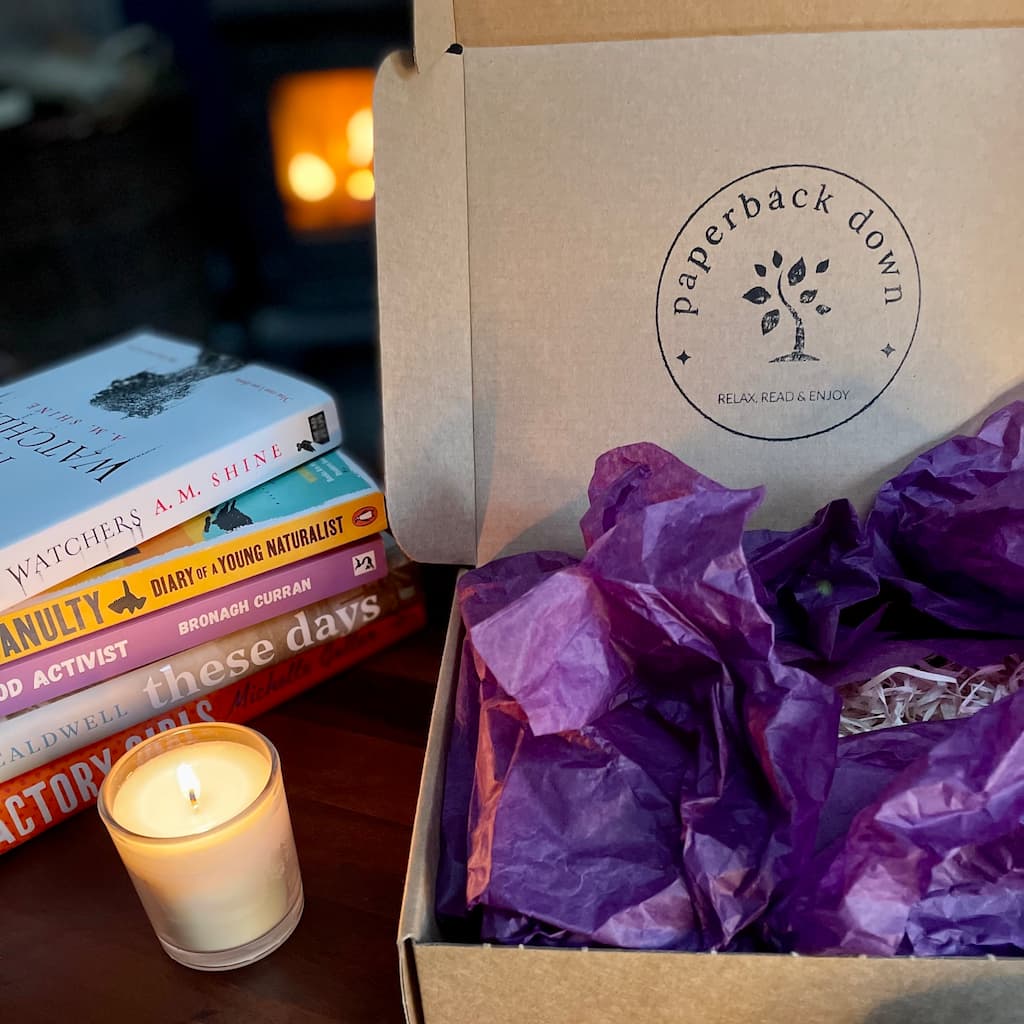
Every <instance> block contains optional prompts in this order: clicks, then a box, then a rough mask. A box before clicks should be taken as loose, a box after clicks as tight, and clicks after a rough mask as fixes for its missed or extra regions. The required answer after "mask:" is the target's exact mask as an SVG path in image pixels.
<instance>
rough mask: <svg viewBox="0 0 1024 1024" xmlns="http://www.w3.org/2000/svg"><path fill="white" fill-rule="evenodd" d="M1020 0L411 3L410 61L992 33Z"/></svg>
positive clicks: (1015, 12) (1009, 19)
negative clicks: (910, 33)
mask: <svg viewBox="0 0 1024 1024" xmlns="http://www.w3.org/2000/svg"><path fill="white" fill-rule="evenodd" d="M1021 11H1022V4H1021V2H1020V0H972V2H971V3H967V4H965V3H962V2H960V0H901V2H897V3H892V2H891V0H855V2H853V3H850V2H849V0H797V2H793V0H417V3H416V5H415V40H416V55H417V62H418V63H419V64H420V66H421V67H425V66H427V65H429V64H430V63H432V62H433V60H434V59H435V58H436V57H437V56H438V55H439V54H442V53H444V52H445V50H447V49H448V47H449V46H450V45H451V44H452V43H458V44H460V45H462V46H522V45H533V44H538V43H573V42H595V41H598V40H616V39H666V38H672V37H677V36H714V35H737V34H739V35H751V34H759V33H767V32H827V31H843V30H858V29H892V28H971V27H981V26H988V27H997V26H1003V25H1010V24H1014V23H1015V22H1017V21H1019V19H1020V16H1021Z"/></svg>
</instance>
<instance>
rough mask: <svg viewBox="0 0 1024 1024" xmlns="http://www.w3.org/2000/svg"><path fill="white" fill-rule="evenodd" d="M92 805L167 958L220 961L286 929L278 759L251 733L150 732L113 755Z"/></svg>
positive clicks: (239, 960)
mask: <svg viewBox="0 0 1024 1024" xmlns="http://www.w3.org/2000/svg"><path fill="white" fill-rule="evenodd" d="M97 804H98V808H99V813H100V817H101V818H102V819H103V823H104V824H105V825H106V827H107V830H108V831H109V833H110V837H111V839H113V841H114V845H115V846H116V848H117V851H118V853H119V854H120V856H121V860H122V862H123V863H124V866H125V868H126V869H127V870H128V874H129V875H130V877H131V880H132V882H133V884H134V885H135V890H136V892H137V893H138V894H139V899H140V900H141V901H142V905H143V907H144V908H145V910H146V913H147V915H148V916H149V920H150V923H151V924H152V926H153V930H154V931H155V932H156V935H157V938H158V939H159V940H160V943H161V945H162V946H163V948H164V950H165V951H166V952H167V954H168V955H169V956H170V957H172V958H173V959H174V960H177V961H178V962H179V963H182V964H185V965H186V966H188V967H194V968H197V969H199V970H207V971H222V970H230V969H231V968H234V967H242V966H245V965H246V964H250V963H252V962H253V961H255V960H259V959H260V958H261V957H264V956H266V955H267V954H268V953H271V952H273V950H275V949H277V947H278V946H280V945H281V943H282V942H284V941H285V939H287V938H288V936H289V935H291V933H292V932H293V931H294V930H295V926H296V925H297V924H298V922H299V918H300V917H301V915H302V908H303V895H302V878H301V876H300V873H299V861H298V856H297V854H296V851H295V840H294V838H293V836H292V827H291V819H290V817H289V814H288V803H287V800H286V798H285V792H284V783H283V780H282V775H281V762H280V759H279V757H278V754H277V751H276V750H275V748H274V746H273V744H272V743H271V742H270V741H269V740H268V739H266V737H264V736H262V735H261V734H260V733H258V732H255V731H254V730H252V729H248V728H246V727H245V726H241V725H234V724H229V723H219V722H204V723H200V724H198V725H187V726H181V727H179V728H176V729H170V730H168V731H167V732H162V733H157V735H155V736H152V737H150V738H149V739H147V740H144V741H143V742H142V743H140V744H138V746H135V747H133V748H132V749H131V750H129V751H128V752H127V753H126V754H125V755H124V756H123V757H122V758H121V759H120V760H119V761H118V762H117V764H115V765H114V767H113V768H112V769H111V771H110V772H109V773H108V775H107V777H106V778H105V779H104V781H103V784H102V786H101V787H100V792H99V799H98V802H97Z"/></svg>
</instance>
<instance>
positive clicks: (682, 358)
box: [676, 349, 690, 366]
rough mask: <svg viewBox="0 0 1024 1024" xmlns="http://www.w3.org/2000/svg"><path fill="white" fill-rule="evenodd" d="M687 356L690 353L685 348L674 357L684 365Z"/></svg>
mask: <svg viewBox="0 0 1024 1024" xmlns="http://www.w3.org/2000/svg"><path fill="white" fill-rule="evenodd" d="M689 358H690V353H689V352H687V351H686V350H685V349H684V350H683V351H682V352H680V353H679V355H677V356H676V359H678V360H679V362H681V363H682V364H683V365H684V366H685V365H686V360H687V359H689Z"/></svg>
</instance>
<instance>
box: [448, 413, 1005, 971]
mask: <svg viewBox="0 0 1024 1024" xmlns="http://www.w3.org/2000/svg"><path fill="white" fill-rule="evenodd" d="M589 498H590V507H589V509H588V510H587V512H586V513H585V515H584V516H583V518H582V520H581V529H582V533H583V539H584V542H585V546H586V553H585V555H584V556H583V557H582V558H581V559H577V558H573V557H571V556H569V555H566V554H562V553H559V552H534V553H531V554H528V555H517V556H515V557H512V558H506V559H499V560H497V561H495V562H492V563H490V564H489V565H486V566H483V567H481V568H479V569H476V570H473V571H471V572H469V573H467V574H466V575H465V576H464V577H463V578H462V580H461V581H460V583H459V586H458V595H457V596H458V601H459V604H460V608H461V611H462V615H463V620H464V623H465V627H466V635H465V640H464V646H463V656H462V663H461V669H460V677H459V680H458V690H457V694H456V710H455V720H454V722H453V726H452V735H451V740H450V747H449V755H448V763H447V774H446V779H445V795H444V807H443V812H442V845H443V848H442V857H441V867H440V871H439V877H438V897H437V909H438V913H439V916H440V918H441V920H442V921H443V922H444V923H445V925H446V926H447V927H448V928H449V929H455V930H456V932H458V929H462V931H461V933H459V934H460V937H466V938H472V939H483V940H484V941H498V942H534V943H557V944H562V945H584V944H601V945H611V946H620V947H627V948H668V949H685V950H718V949H764V950H782V951H797V952H800V953H805V954H816V953H830V954H843V955H855V954H862V953H865V954H869V955H899V954H915V955H918V956H944V955H945V956H948V955H980V954H987V953H991V954H998V955H1020V954H1022V953H1024V691H1021V692H1017V693H1014V694H1012V695H1010V696H1007V697H1004V698H1003V699H1002V700H999V701H997V702H996V703H995V704H993V705H992V706H990V707H988V708H985V709H984V710H982V711H979V712H977V713H976V714H974V715H973V716H972V717H968V718H961V719H953V720H949V721H946V720H940V721H930V722H927V723H922V724H916V725H906V726H898V727H895V728H888V729H882V730H878V731H874V732H867V733H863V734H859V735H855V736H849V737H846V738H844V739H842V740H840V739H839V738H838V714H839V704H840V696H839V695H840V688H841V687H842V686H843V685H844V684H846V683H850V682H863V681H864V680H866V679H868V678H871V677H872V676H874V675H875V674H876V673H879V672H882V671H884V670H886V669H888V668H891V667H893V666H896V665H913V664H916V663H919V662H921V661H922V660H923V659H925V658H927V657H930V656H932V655H938V656H941V657H945V658H948V659H950V660H951V661H953V662H955V663H957V664H958V665H961V666H963V667H965V668H975V669H977V668H981V667H982V666H985V665H989V666H991V665H992V663H993V662H999V661H1001V660H1002V659H1003V658H1005V657H1006V656H1008V655H1019V654H1020V653H1022V651H1024V403H1014V404H1012V405H1009V406H1007V407H1006V408H1005V409H1002V410H1000V411H999V412H997V413H995V414H994V415H992V416H991V417H989V418H988V420H987V421H986V422H985V424H984V426H983V427H982V429H981V430H980V431H979V433H978V434H977V435H976V436H971V437H955V438H952V439H950V440H947V441H944V442H942V443H941V444H939V445H936V446H935V447H934V448H933V449H931V450H930V451H928V452H926V453H924V454H923V455H921V456H919V457H917V458H916V459H914V460H913V461H912V462H911V463H910V465H909V466H908V467H907V468H906V469H905V470H904V471H902V472H901V473H899V474H898V475H897V476H895V477H894V478H893V479H892V480H890V481H889V482H888V483H887V484H886V485H885V486H884V487H883V488H882V489H881V490H880V492H879V494H878V496H877V499H876V501H875V503H874V505H873V507H872V508H871V510H870V512H869V514H868V516H867V517H866V519H865V521H864V523H863V524H862V523H861V522H860V520H859V519H858V516H857V514H856V511H855V510H854V509H853V507H852V505H850V503H849V502H847V501H844V500H840V499H837V500H835V501H833V502H831V503H830V504H829V505H827V506H826V507H825V508H823V509H822V510H821V511H820V512H819V513H818V514H817V515H816V516H815V517H814V518H813V520H812V521H811V522H810V523H808V524H807V525H806V526H804V527H802V528H800V529H798V530H794V531H790V532H776V531H749V532H747V531H745V526H746V522H747V520H748V518H749V516H750V515H751V513H752V512H753V511H754V509H755V508H756V507H757V505H758V503H759V502H760V498H761V491H760V490H731V489H729V488H726V487H723V486H721V485H720V484H717V483H716V482H715V481H713V480H710V479H709V478H707V477H705V476H702V475H701V474H700V473H698V472H696V471H695V470H693V469H691V468H690V467H688V466H686V465H685V464H684V463H682V462H681V461H679V460H678V459H677V458H675V457H674V456H673V455H671V454H670V453H668V452H666V451H664V450H663V449H661V448H658V447H657V446H655V445H650V444H636V445H630V446H626V447H622V448H618V449H615V450H613V451H611V452H608V453H606V454H605V455H603V456H601V457H600V458H599V460H598V461H597V464H596V467H595V471H594V475H593V478H592V481H591V484H590V488H589Z"/></svg>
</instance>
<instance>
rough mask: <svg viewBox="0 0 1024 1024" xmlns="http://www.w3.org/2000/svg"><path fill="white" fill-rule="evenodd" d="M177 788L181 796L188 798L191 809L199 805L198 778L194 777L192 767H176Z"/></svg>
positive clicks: (187, 765)
mask: <svg viewBox="0 0 1024 1024" xmlns="http://www.w3.org/2000/svg"><path fill="white" fill-rule="evenodd" d="M178 787H179V788H180V789H181V795H182V796H184V797H188V802H189V804H190V805H191V806H192V807H195V806H196V805H197V804H198V803H199V790H200V787H199V776H198V775H196V773H195V771H194V770H193V768H192V765H190V764H179V765H178Z"/></svg>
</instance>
